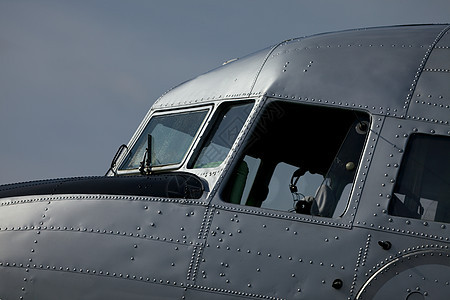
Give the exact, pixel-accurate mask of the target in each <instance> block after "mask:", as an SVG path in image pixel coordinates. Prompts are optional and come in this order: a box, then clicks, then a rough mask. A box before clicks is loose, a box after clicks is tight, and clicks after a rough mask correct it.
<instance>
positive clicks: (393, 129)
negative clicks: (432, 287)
mask: <svg viewBox="0 0 450 300" xmlns="http://www.w3.org/2000/svg"><path fill="white" fill-rule="evenodd" d="M413 133H425V134H436V135H447V136H448V134H449V133H448V127H447V126H444V125H439V124H434V123H427V122H421V121H413V120H399V119H396V118H386V120H385V123H384V125H383V129H382V131H381V133H380V138H379V141H378V144H377V147H376V150H375V153H374V157H373V162H372V167H371V168H370V171H369V173H368V176H367V181H368V182H370V183H371V184H370V185H366V186H365V187H364V190H363V194H362V199H364V200H363V201H362V202H361V203H360V209H359V210H358V212H357V215H356V218H355V223H354V225H355V226H364V227H367V228H373V229H376V230H385V231H388V232H396V233H399V234H405V235H409V236H411V237H414V236H420V237H422V238H428V239H431V240H435V241H443V242H449V241H450V232H449V229H448V228H447V227H448V226H446V225H445V224H442V223H439V222H424V221H423V220H416V219H407V218H403V217H395V216H390V215H388V205H389V201H390V199H391V196H392V193H393V190H394V186H395V182H396V179H397V176H398V172H399V169H400V166H401V161H402V157H403V153H404V150H405V147H406V144H407V142H408V139H409V137H410V136H411V134H413Z"/></svg>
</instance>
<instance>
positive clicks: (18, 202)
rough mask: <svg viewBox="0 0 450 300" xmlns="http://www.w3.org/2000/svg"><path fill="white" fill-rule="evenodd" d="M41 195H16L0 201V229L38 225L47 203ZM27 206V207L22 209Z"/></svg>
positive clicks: (25, 227)
mask: <svg viewBox="0 0 450 300" xmlns="http://www.w3.org/2000/svg"><path fill="white" fill-rule="evenodd" d="M42 199H43V198H42V197H17V198H10V199H3V200H2V201H1V202H0V231H4V230H22V229H23V230H28V229H33V228H34V227H37V226H39V224H40V222H41V221H42V219H43V215H44V212H45V208H46V207H47V205H48V203H47V201H45V200H42ZM24 206H27V207H28V209H23V207H24Z"/></svg>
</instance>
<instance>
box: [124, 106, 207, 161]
mask: <svg viewBox="0 0 450 300" xmlns="http://www.w3.org/2000/svg"><path fill="white" fill-rule="evenodd" d="M207 113H208V110H207V109H204V110H197V111H191V112H184V113H177V114H167V115H159V116H154V117H152V118H151V120H150V122H149V123H148V124H147V126H146V127H145V129H144V130H143V132H142V133H141V136H140V137H139V139H138V140H137V142H136V143H135V144H134V146H133V148H132V149H131V151H130V152H129V153H128V155H127V157H126V158H125V160H124V162H123V163H122V165H121V166H120V169H121V170H133V169H138V168H139V166H140V163H141V162H142V161H143V160H144V156H145V155H146V149H147V145H148V139H149V138H151V145H152V146H151V148H152V149H151V166H152V167H159V166H167V165H177V164H180V163H181V162H182V161H183V159H184V157H185V156H186V153H187V151H188V150H189V148H190V147H191V145H192V143H193V141H194V138H195V136H196V135H197V133H198V131H199V129H200V127H201V125H202V123H203V121H204V120H205V117H206V115H207Z"/></svg>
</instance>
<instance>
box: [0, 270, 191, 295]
mask: <svg viewBox="0 0 450 300" xmlns="http://www.w3.org/2000/svg"><path fill="white" fill-rule="evenodd" d="M46 273H48V274H51V275H52V276H45V274H46ZM28 274H29V276H30V277H31V278H32V280H33V282H34V283H35V284H36V285H35V288H32V289H27V290H26V293H25V294H24V296H23V297H24V298H23V299H24V300H27V299H29V300H32V299H46V300H51V299H54V300H60V299H65V300H71V299H74V300H75V299H83V300H99V299H101V300H110V299H116V300H123V299H137V300H144V299H145V300H160V299H182V295H183V292H184V289H183V288H182V287H180V286H176V285H174V284H172V283H170V284H167V283H164V284H159V283H153V282H151V281H147V279H145V278H144V279H143V280H134V279H126V278H111V277H102V276H96V275H92V276H86V275H85V274H78V273H75V272H72V273H67V272H66V273H61V272H52V271H40V270H30V272H29V273H28ZM49 286H51V287H52V288H51V289H49V288H46V287H49ZM8 299H9V298H8ZM13 299H15V298H13ZM16 299H19V298H16Z"/></svg>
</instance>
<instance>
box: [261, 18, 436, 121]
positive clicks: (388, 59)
mask: <svg viewBox="0 0 450 300" xmlns="http://www.w3.org/2000/svg"><path fill="white" fill-rule="evenodd" d="M442 28H444V26H417V27H398V28H376V29H368V30H358V31H348V32H341V33H335V34H325V35H318V36H313V37H308V38H304V39H300V40H294V41H292V42H287V43H284V44H282V45H280V46H279V47H278V48H277V49H275V50H274V51H273V53H272V54H271V55H270V57H269V59H268V60H267V62H266V64H265V65H264V68H263V69H262V71H261V75H260V76H259V78H258V81H257V83H256V85H255V90H265V91H267V93H268V95H269V96H277V97H281V98H290V99H298V100H300V101H309V102H316V103H319V102H320V103H325V104H332V105H340V106H348V107H359V108H365V109H368V110H370V111H371V112H374V113H379V114H387V113H388V112H389V113H391V114H393V115H396V116H402V115H404V113H405V107H404V106H405V101H406V100H407V95H408V94H409V93H410V89H411V86H412V83H413V79H414V76H415V75H416V73H417V68H418V67H419V65H420V62H421V60H422V59H423V57H424V55H425V53H426V50H427V49H428V47H429V45H431V44H432V43H433V41H434V40H435V38H436V36H437V35H438V34H439V32H440V31H441V30H442ZM387 33H388V34H387Z"/></svg>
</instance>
